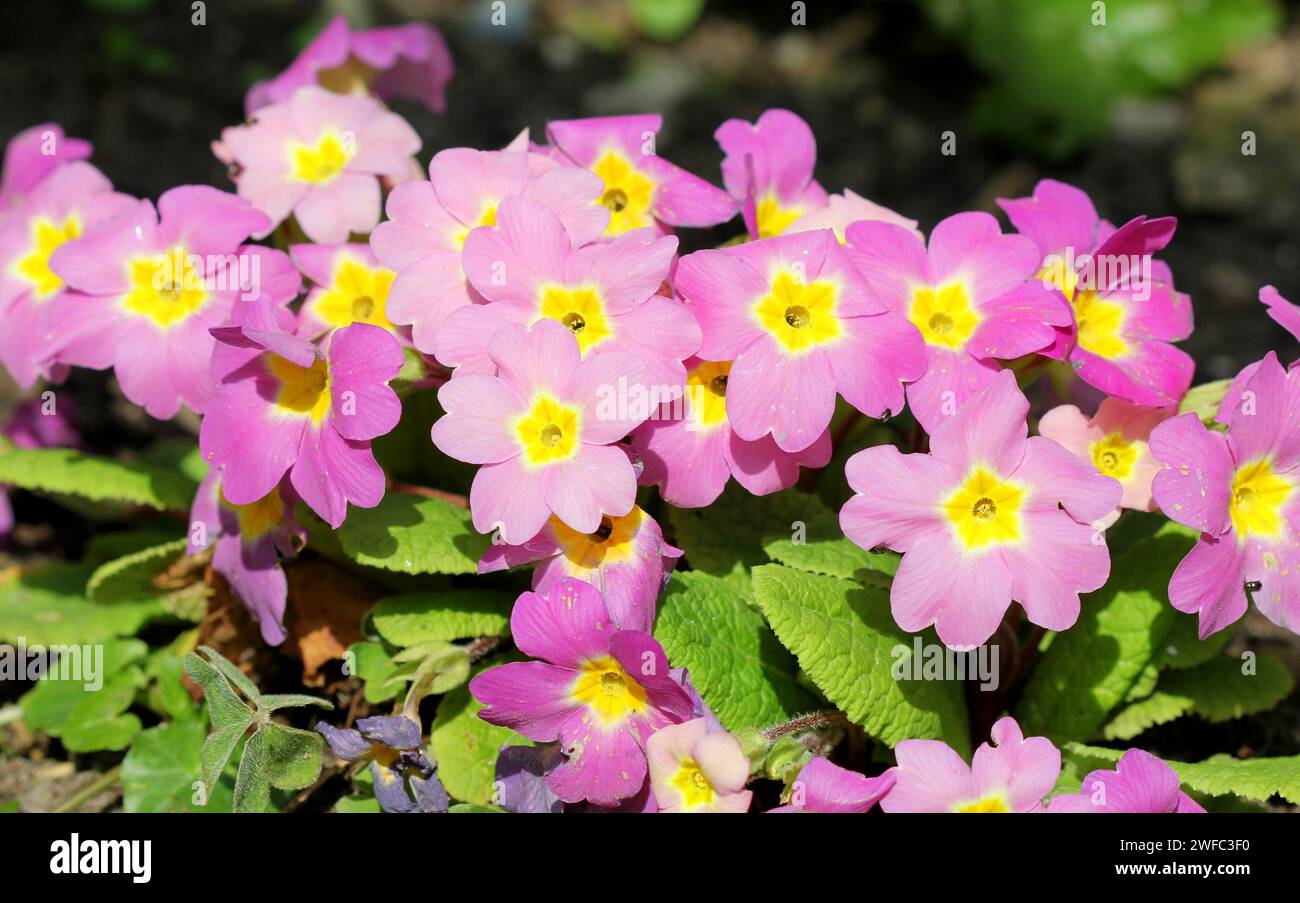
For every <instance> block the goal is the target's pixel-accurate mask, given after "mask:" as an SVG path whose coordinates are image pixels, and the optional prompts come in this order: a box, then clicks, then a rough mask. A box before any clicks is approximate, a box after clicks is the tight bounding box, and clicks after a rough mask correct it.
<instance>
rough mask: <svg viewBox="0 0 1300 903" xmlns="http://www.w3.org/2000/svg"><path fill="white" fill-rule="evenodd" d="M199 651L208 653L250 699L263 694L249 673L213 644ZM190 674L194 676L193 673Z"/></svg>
mask: <svg viewBox="0 0 1300 903" xmlns="http://www.w3.org/2000/svg"><path fill="white" fill-rule="evenodd" d="M199 651H200V652H202V653H203V654H204V655H206V656H207V657H208V660H209V661H211V662H212V664H213V665H214V666H215V667H216V669H217V670H218V671H219V672H221V674H222V675H224V676H225V678H226V680H227V681H229V682H230V683H232V684H234V686H235V688H236V689H238V690H239V692H241V693H243V694H244V696H246V697H247V698H248V699H250V700H255V699H257V698H258V697H259V696H261V695H262V694H261V691H259V690H258V689H257V687H256V685H254V683H253V682H252V681H251V680H249V679H248V675H246V674H245V673H244V672H243V671H240V670H239V668H237V667H236V666H235V664H234V663H233V662H232V661H230V659H228V658H226V657H225V656H224V655H222V654H221V653H220V652H218V651H217V650H215V649H213V648H212V647H211V646H200V647H199ZM190 676H191V677H194V675H192V674H191V675H190ZM194 679H195V681H197V680H198V678H194Z"/></svg>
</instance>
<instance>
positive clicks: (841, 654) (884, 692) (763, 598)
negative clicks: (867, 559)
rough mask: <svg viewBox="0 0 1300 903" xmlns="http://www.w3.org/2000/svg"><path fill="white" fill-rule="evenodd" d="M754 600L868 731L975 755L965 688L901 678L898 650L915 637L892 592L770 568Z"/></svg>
mask: <svg viewBox="0 0 1300 903" xmlns="http://www.w3.org/2000/svg"><path fill="white" fill-rule="evenodd" d="M754 597H755V598H756V599H757V601H758V606H759V608H761V609H762V611H763V614H765V615H766V616H767V620H768V623H770V624H771V625H772V629H773V630H775V631H776V635H777V636H778V637H780V638H781V642H782V643H783V644H784V645H785V646H786V648H787V649H789V650H790V651H791V652H793V653H794V654H795V656H796V657H797V658H798V660H799V664H800V666H801V667H802V668H803V670H804V671H805V672H806V673H807V674H808V676H809V677H811V678H812V680H813V682H814V683H815V684H816V685H817V686H818V688H820V689H821V691H822V692H823V693H824V694H825V695H826V698H827V699H829V700H830V701H831V702H832V703H834V704H835V705H836V706H838V707H839V709H840V710H841V711H842V712H844V714H845V715H846V716H848V717H849V718H850V719H851V720H852V721H854V722H856V723H858V724H860V725H862V726H863V727H864V728H865V729H866V731H867V733H869V734H871V735H872V736H873V737H876V738H878V739H879V740H882V741H883V742H885V743H888V744H889V745H891V746H893V745H894V744H896V743H898V742H899V741H900V740H906V739H916V738H921V739H941V740H944V741H946V742H947V743H948V744H949V745H951V746H952V747H953V748H955V749H957V750H958V751H959V752H961V753H962V754H967V753H968V752H969V750H970V738H969V736H968V727H967V720H966V703H965V698H964V695H963V690H964V687H963V683H962V682H960V681H925V680H918V681H909V680H896V679H895V678H894V673H893V671H894V663H895V661H896V660H897V658H896V656H895V655H894V651H895V649H896V647H898V646H899V645H903V646H905V647H907V646H910V638H909V637H908V636H907V635H906V634H905V633H903V631H902V630H900V629H899V628H898V626H897V625H896V624H895V623H894V620H893V617H892V616H891V614H890V611H889V595H888V593H887V592H886V591H884V590H882V589H880V588H878V587H868V586H861V585H859V584H856V583H853V582H850V581H847V580H842V579H839V578H836V577H827V576H823V575H820V574H810V573H807V572H804V571H797V570H794V569H793V568H788V567H785V566H783V565H776V564H768V565H763V566H762V567H757V568H754Z"/></svg>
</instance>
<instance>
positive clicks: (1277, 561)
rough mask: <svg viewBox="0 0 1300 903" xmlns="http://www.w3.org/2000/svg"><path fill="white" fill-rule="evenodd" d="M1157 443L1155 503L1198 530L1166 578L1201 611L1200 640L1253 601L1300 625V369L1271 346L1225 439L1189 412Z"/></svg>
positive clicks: (1273, 616) (1180, 600)
mask: <svg viewBox="0 0 1300 903" xmlns="http://www.w3.org/2000/svg"><path fill="white" fill-rule="evenodd" d="M1150 444H1151V452H1152V454H1154V455H1155V456H1156V458H1157V459H1158V460H1159V461H1160V462H1161V463H1162V464H1163V465H1164V469H1163V470H1161V471H1160V472H1159V473H1157V474H1156V476H1155V480H1154V481H1153V482H1152V484H1151V489H1152V493H1153V494H1154V496H1155V500H1156V504H1158V505H1159V506H1160V510H1161V511H1163V512H1164V513H1165V516H1167V517H1168V518H1170V519H1171V520H1174V521H1177V522H1178V523H1180V524H1183V525H1184V526H1188V527H1192V528H1194V529H1196V530H1199V531H1201V536H1200V539H1199V540H1197V543H1196V545H1195V546H1193V548H1192V550H1191V551H1190V552H1188V553H1187V557H1186V558H1184V559H1183V560H1182V562H1181V563H1180V564H1179V565H1178V567H1177V568H1176V569H1175V570H1174V574H1173V577H1172V578H1171V579H1170V581H1169V601H1170V603H1171V604H1172V605H1173V606H1174V608H1176V609H1178V610H1179V611H1182V612H1187V613H1188V614H1192V613H1197V614H1199V615H1200V629H1199V633H1200V636H1201V638H1202V639H1204V638H1205V637H1207V636H1209V635H1210V634H1212V633H1215V632H1217V631H1219V630H1222V629H1223V628H1225V627H1227V626H1229V625H1230V624H1232V623H1234V622H1236V621H1237V619H1238V618H1240V617H1241V616H1242V615H1243V614H1245V613H1246V604H1247V601H1248V600H1249V599H1253V600H1254V602H1255V605H1256V607H1258V608H1259V610H1260V611H1261V612H1262V613H1263V614H1264V616H1265V617H1267V618H1268V619H1269V620H1270V621H1272V622H1273V623H1274V624H1277V625H1278V626H1279V627H1285V628H1286V629H1288V630H1291V631H1295V632H1300V580H1297V579H1296V573H1297V568H1300V492H1297V491H1296V490H1297V487H1300V372H1296V371H1291V372H1290V373H1288V372H1287V371H1286V370H1284V369H1283V368H1282V365H1281V364H1280V363H1278V360H1277V355H1276V354H1274V353H1273V352H1271V351H1270V352H1269V353H1268V356H1267V357H1265V358H1264V360H1263V361H1261V362H1260V363H1259V366H1258V367H1257V368H1256V370H1255V372H1254V374H1253V375H1252V376H1251V377H1250V379H1249V380H1248V381H1247V382H1246V384H1245V386H1244V387H1243V391H1242V392H1241V394H1240V396H1239V397H1238V399H1237V401H1236V404H1235V406H1234V407H1233V408H1232V412H1231V414H1230V415H1229V418H1228V433H1227V435H1226V436H1225V435H1224V434H1223V433H1220V432H1212V431H1210V430H1207V429H1206V428H1205V426H1204V424H1202V423H1201V420H1200V418H1199V417H1198V416H1197V415H1196V414H1183V415H1182V416H1179V417H1174V418H1172V419H1170V420H1166V421H1165V422H1164V423H1162V424H1160V425H1159V426H1157V427H1156V428H1155V429H1154V430H1152V431H1151V438H1150Z"/></svg>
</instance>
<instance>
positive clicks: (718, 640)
mask: <svg viewBox="0 0 1300 903" xmlns="http://www.w3.org/2000/svg"><path fill="white" fill-rule="evenodd" d="M655 638H656V639H658V640H659V642H660V643H662V644H663V647H664V652H666V653H667V655H668V660H669V661H670V662H672V663H673V666H674V667H678V668H686V669H688V670H689V671H690V675H691V682H692V683H693V684H694V685H695V689H696V691H698V692H699V694H700V695H701V696H702V697H703V698H704V701H705V702H707V703H708V704H709V707H710V708H712V709H713V711H714V714H716V715H717V716H718V719H719V720H720V721H721V722H722V724H723V726H725V727H726V728H727V729H728V730H731V731H736V730H739V729H740V728H743V727H767V726H769V725H772V724H775V723H777V722H780V721H787V720H789V719H790V718H792V717H793V716H794V715H796V714H798V713H799V712H801V711H807V710H808V709H810V708H812V707H813V706H814V705H815V704H816V701H815V700H814V699H813V697H812V695H811V694H809V693H808V691H807V690H805V689H804V688H803V687H802V686H801V685H800V684H799V682H798V679H797V677H796V675H797V673H798V670H799V669H798V664H797V663H796V662H795V660H794V657H793V656H792V655H791V654H790V653H789V652H788V651H787V650H786V649H785V647H783V646H782V645H781V642H780V641H779V640H778V639H777V638H776V635H775V634H773V633H772V629H771V628H770V627H768V626H767V622H766V621H765V620H763V616H762V615H761V614H760V613H759V612H758V611H756V610H755V609H753V608H752V607H750V606H749V604H748V603H747V602H746V601H745V599H744V597H743V596H742V595H741V594H740V592H739V591H738V590H737V589H736V588H735V586H734V585H733V584H732V583H730V582H728V581H727V580H725V579H723V578H721V577H713V576H710V575H709V574H704V573H701V572H699V571H682V572H679V573H676V574H674V575H673V577H672V580H671V581H670V582H669V584H668V589H667V591H666V592H665V593H664V595H663V597H662V598H661V599H660V601H659V613H658V616H657V618H656V621H655Z"/></svg>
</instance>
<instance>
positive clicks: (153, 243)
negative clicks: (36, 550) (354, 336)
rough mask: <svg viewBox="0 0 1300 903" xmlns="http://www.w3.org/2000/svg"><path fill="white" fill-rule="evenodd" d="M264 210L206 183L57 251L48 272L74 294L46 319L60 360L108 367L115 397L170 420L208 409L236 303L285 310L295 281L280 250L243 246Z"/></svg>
mask: <svg viewBox="0 0 1300 903" xmlns="http://www.w3.org/2000/svg"><path fill="white" fill-rule="evenodd" d="M268 222H269V221H268V220H267V218H266V216H265V215H263V214H262V213H260V212H258V211H257V210H255V209H253V207H252V205H250V204H249V203H248V202H247V201H245V200H243V199H242V198H238V197H236V196H235V195H233V194H229V193H227V192H224V191H218V190H216V189H215V188H209V187H207V186H205V185H182V186H181V187H179V188H173V189H172V190H171V191H168V192H165V193H164V194H163V195H162V197H160V198H159V199H158V207H157V209H155V208H154V206H153V204H151V203H150V202H149V201H139V202H136V204H135V205H134V207H133V208H132V209H131V211H130V212H128V213H125V214H123V215H121V216H118V217H115V218H113V219H111V220H108V221H106V222H103V223H101V224H100V225H99V226H97V227H96V228H94V229H91V230H89V231H87V232H86V233H85V234H84V235H82V236H81V237H80V238H77V239H75V240H73V241H69V242H67V243H66V244H64V245H62V246H61V247H59V248H58V250H56V251H55V252H54V254H53V255H52V256H51V257H50V268H51V269H52V270H53V271H54V273H55V274H56V275H57V276H59V278H61V279H62V280H63V281H64V282H65V283H66V284H67V285H68V287H69V288H71V289H74V290H75V291H73V292H68V293H65V294H64V295H62V296H61V297H60V298H59V299H58V301H57V303H56V304H55V305H54V307H53V309H52V310H51V311H50V314H49V321H48V328H49V329H50V330H51V332H52V333H53V334H54V335H55V340H54V341H55V343H56V345H55V353H56V355H57V357H58V360H59V361H60V362H63V363H68V364H72V365H75V366H79V367H91V368H95V369H100V370H102V369H106V368H108V367H112V368H113V369H114V372H115V373H116V375H117V381H118V383H119V384H120V385H121V387H122V393H123V394H124V395H126V397H127V398H128V399H130V400H131V401H132V402H134V403H135V404H138V405H141V406H142V407H143V408H144V409H145V410H146V411H147V412H148V413H149V414H150V416H152V417H157V418H159V419H160V420H167V419H169V418H171V417H174V416H175V415H176V412H177V411H178V410H180V407H181V405H182V404H184V405H186V406H187V407H189V408H190V409H192V410H194V411H196V412H198V413H203V412H204V411H205V410H206V409H207V405H208V402H209V401H211V399H212V397H213V395H214V393H215V392H216V384H215V383H214V381H213V379H212V376H211V374H210V373H209V370H208V362H209V360H210V359H211V357H212V352H213V345H214V342H213V338H212V335H211V334H210V333H209V330H210V329H212V328H213V327H217V326H221V325H222V324H223V323H225V322H226V320H227V319H228V318H229V317H230V316H231V313H232V311H233V310H234V308H235V305H236V304H237V303H245V302H248V301H251V300H252V299H258V298H260V299H262V300H265V301H266V302H267V303H271V304H285V303H288V302H289V301H290V300H292V299H293V298H295V297H297V294H298V290H299V288H300V286H301V284H302V277H301V276H299V275H298V271H297V270H295V269H294V268H293V264H292V262H291V261H290V260H289V256H288V255H287V254H285V253H283V252H282V251H276V250H272V249H271V248H265V247H261V246H258V245H245V244H242V242H244V241H245V240H246V239H247V238H248V236H249V234H250V233H253V232H258V231H262V230H264V229H265V228H266V227H267V225H268Z"/></svg>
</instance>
